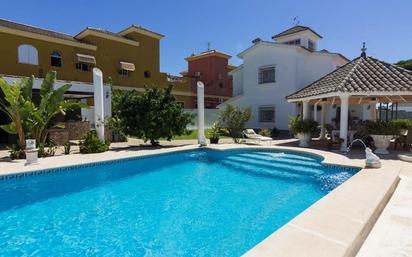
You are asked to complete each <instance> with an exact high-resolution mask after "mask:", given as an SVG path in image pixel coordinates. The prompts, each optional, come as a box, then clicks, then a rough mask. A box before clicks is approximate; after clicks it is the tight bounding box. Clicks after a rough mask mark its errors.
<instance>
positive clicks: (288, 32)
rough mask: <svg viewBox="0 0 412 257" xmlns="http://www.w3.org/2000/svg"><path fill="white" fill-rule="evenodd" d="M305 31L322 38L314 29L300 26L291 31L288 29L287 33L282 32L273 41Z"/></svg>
mask: <svg viewBox="0 0 412 257" xmlns="http://www.w3.org/2000/svg"><path fill="white" fill-rule="evenodd" d="M305 30H309V31H311V32H312V33H313V34H315V35H316V36H318V37H320V38H322V36H321V35H319V34H318V33H316V32H315V31H314V30H313V29H311V28H309V27H305V26H300V25H296V26H294V27H292V28H290V29H287V30H285V31H282V32H280V33H279V34H276V35H274V36H273V37H272V39H276V38H279V37H283V36H287V35H291V34H295V33H298V32H301V31H305Z"/></svg>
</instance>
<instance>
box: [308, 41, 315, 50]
mask: <svg viewBox="0 0 412 257" xmlns="http://www.w3.org/2000/svg"><path fill="white" fill-rule="evenodd" d="M308 48H309V50H312V51H315V43H314V42H313V41H312V40H309V41H308Z"/></svg>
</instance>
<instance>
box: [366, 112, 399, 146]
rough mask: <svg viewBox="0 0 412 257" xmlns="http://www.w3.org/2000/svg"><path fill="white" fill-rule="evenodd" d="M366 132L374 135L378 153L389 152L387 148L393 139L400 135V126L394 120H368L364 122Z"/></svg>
mask: <svg viewBox="0 0 412 257" xmlns="http://www.w3.org/2000/svg"><path fill="white" fill-rule="evenodd" d="M364 127H365V130H366V132H367V133H368V134H369V135H370V136H371V137H372V139H373V142H374V144H375V147H376V150H375V153H377V154H388V153H389V151H388V150H387V149H388V147H389V145H390V143H391V139H392V138H393V137H395V136H396V135H399V131H400V127H399V124H397V123H396V122H394V121H382V120H377V121H366V122H365V123H364Z"/></svg>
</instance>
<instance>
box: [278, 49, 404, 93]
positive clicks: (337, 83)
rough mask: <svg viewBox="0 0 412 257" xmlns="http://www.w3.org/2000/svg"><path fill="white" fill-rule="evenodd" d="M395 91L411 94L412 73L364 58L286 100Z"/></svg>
mask: <svg viewBox="0 0 412 257" xmlns="http://www.w3.org/2000/svg"><path fill="white" fill-rule="evenodd" d="M393 91H397V92H399V91H403V92H409V93H412V71H409V70H406V69H403V68H401V67H399V66H396V65H393V64H389V63H386V62H383V61H380V60H378V59H375V58H373V57H367V56H364V57H362V56H361V57H358V58H356V59H354V60H352V61H351V62H349V63H347V64H345V65H344V66H342V67H340V68H338V69H336V70H334V71H332V72H331V73H329V74H327V75H325V76H324V77H322V78H320V79H319V80H317V81H315V82H313V83H312V84H310V85H308V86H307V87H305V88H303V89H301V90H299V91H297V92H295V93H293V94H291V95H289V96H287V97H286V98H287V99H288V100H293V99H301V98H306V97H311V96H317V95H324V94H329V93H339V92H342V93H353V94H355V95H356V93H358V94H359V93H370V92H375V93H376V92H381V93H382V92H393Z"/></svg>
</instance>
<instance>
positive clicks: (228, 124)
mask: <svg viewBox="0 0 412 257" xmlns="http://www.w3.org/2000/svg"><path fill="white" fill-rule="evenodd" d="M250 117H251V109H250V108H246V109H243V110H242V109H241V108H239V107H234V106H232V105H230V104H229V105H227V106H226V107H225V109H224V110H223V111H222V113H221V114H220V117H219V121H220V123H221V124H222V126H223V127H225V128H226V129H227V131H228V134H229V136H230V137H231V138H233V141H234V142H235V143H239V139H240V138H241V137H242V131H243V129H244V128H245V124H246V122H248V121H249V120H250Z"/></svg>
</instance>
